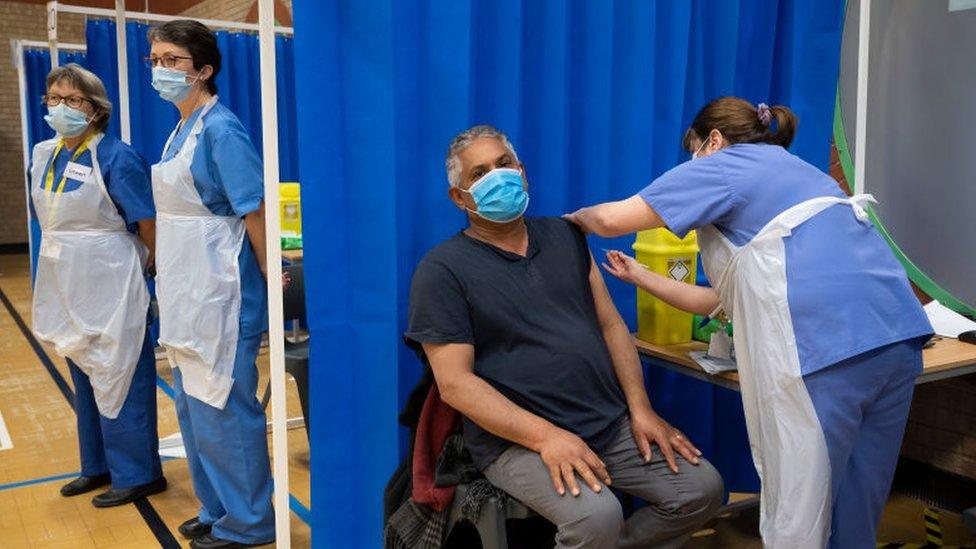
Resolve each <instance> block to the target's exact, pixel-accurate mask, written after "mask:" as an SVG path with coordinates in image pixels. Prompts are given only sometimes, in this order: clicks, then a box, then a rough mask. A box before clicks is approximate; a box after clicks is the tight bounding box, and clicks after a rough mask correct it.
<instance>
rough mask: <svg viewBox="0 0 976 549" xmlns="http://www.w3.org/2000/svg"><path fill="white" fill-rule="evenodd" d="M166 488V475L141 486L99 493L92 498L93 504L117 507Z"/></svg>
mask: <svg viewBox="0 0 976 549" xmlns="http://www.w3.org/2000/svg"><path fill="white" fill-rule="evenodd" d="M165 489H166V479H165V478H164V477H159V478H157V479H156V480H154V481H152V482H147V483H146V484H142V485H139V486H133V487H132V488H118V489H116V488H113V489H111V490H109V491H108V492H105V493H104V494H98V495H97V496H95V497H94V498H93V499H92V505H94V506H95V507H116V506H118V505H125V504H126V503H132V502H133V501H135V500H137V499H140V498H144V497H146V496H151V495H153V494H158V493H160V492H162V491H163V490H165Z"/></svg>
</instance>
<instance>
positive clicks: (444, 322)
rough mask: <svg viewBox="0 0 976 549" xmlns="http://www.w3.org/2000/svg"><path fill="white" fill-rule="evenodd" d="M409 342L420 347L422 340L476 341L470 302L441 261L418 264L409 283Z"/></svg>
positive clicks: (424, 341) (431, 341) (407, 337)
mask: <svg viewBox="0 0 976 549" xmlns="http://www.w3.org/2000/svg"><path fill="white" fill-rule="evenodd" d="M407 324H408V325H407V332H406V333H405V334H404V339H405V340H406V342H407V343H408V344H409V345H410V346H411V347H412V348H413V349H414V350H418V351H419V350H420V344H421V343H469V344H472V345H473V344H474V335H473V333H472V329H471V317H470V315H469V312H468V302H467V299H466V298H465V296H464V292H463V290H462V288H461V284H460V283H459V282H458V280H457V278H455V276H454V275H453V274H452V273H451V272H450V270H448V268H447V267H446V266H445V265H443V264H442V263H440V262H438V261H432V260H424V261H421V263H420V264H419V265H418V266H417V270H416V271H415V272H414V275H413V282H412V284H411V287H410V312H409V315H408V321H407Z"/></svg>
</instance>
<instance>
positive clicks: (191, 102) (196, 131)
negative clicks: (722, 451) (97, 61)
mask: <svg viewBox="0 0 976 549" xmlns="http://www.w3.org/2000/svg"><path fill="white" fill-rule="evenodd" d="M149 42H150V44H151V47H152V49H151V54H150V57H149V59H148V60H147V61H148V62H149V64H150V65H151V66H152V85H153V87H154V88H155V89H156V90H157V91H158V92H159V95H160V96H161V97H162V98H163V99H165V100H167V101H170V102H172V103H173V104H174V105H175V106H176V108H177V109H178V110H179V114H180V121H179V123H178V124H177V126H176V129H175V130H173V133H172V135H170V137H169V140H168V141H167V142H166V146H165V148H164V149H163V154H162V159H161V161H160V162H159V163H158V164H156V165H154V166H153V167H152V187H153V197H154V199H155V201H156V210H157V235H158V236H157V251H156V254H157V259H156V264H157V265H156V272H157V275H156V277H157V278H156V294H157V299H158V300H159V315H160V334H159V343H160V345H162V346H163V347H164V348H165V349H166V354H167V356H168V358H169V362H170V365H172V367H173V378H174V390H175V397H176V412H177V415H178V416H179V421H180V430H181V432H182V434H183V442H184V445H185V446H186V452H187V460H188V462H189V467H190V476H191V477H192V480H193V487H194V491H195V492H196V495H197V498H198V499H199V500H200V503H201V507H200V511H199V513H198V515H197V516H196V517H193V518H191V519H189V520H187V521H186V522H184V523H183V524H182V525H181V526H180V528H179V530H180V533H181V534H183V535H184V536H186V537H188V538H191V539H192V541H191V542H190V545H191V547H194V548H217V547H242V546H248V545H261V544H266V543H270V542H271V541H272V540H273V539H274V513H273V511H272V508H271V491H272V483H271V466H270V462H269V458H268V443H267V438H266V437H267V435H266V419H265V414H264V408H263V407H262V406H261V404H260V403H259V402H258V400H257V398H256V396H255V395H256V393H257V382H258V372H257V367H256V365H255V359H256V358H257V354H258V347H259V346H260V343H261V333H262V332H264V331H265V330H266V329H267V322H268V311H267V295H266V291H265V279H264V275H265V272H266V270H265V265H264V261H265V242H264V179H263V172H262V166H261V159H260V158H259V157H258V154H257V151H255V150H254V146H253V145H252V144H251V141H250V139H249V138H248V134H247V132H246V131H245V130H244V127H243V126H242V125H241V123H240V121H239V120H238V119H237V117H236V116H234V114H233V113H232V112H231V111H230V110H229V109H228V108H227V107H225V106H224V105H222V104H221V103H219V102H218V100H217V95H216V94H217V85H216V84H215V83H214V79H215V77H216V76H217V74H218V73H219V72H220V50H218V49H217V39H216V36H214V34H213V32H211V31H210V29H208V28H207V27H206V26H204V25H203V24H201V23H199V22H196V21H189V20H179V21H171V22H168V23H165V24H163V25H161V26H159V27H155V28H153V29H152V30H150V31H149Z"/></svg>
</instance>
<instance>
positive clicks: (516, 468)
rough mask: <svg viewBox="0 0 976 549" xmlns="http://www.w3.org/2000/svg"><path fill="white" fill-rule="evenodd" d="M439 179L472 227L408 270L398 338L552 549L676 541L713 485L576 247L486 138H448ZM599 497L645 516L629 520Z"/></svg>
mask: <svg viewBox="0 0 976 549" xmlns="http://www.w3.org/2000/svg"><path fill="white" fill-rule="evenodd" d="M446 167H447V173H448V180H449V181H450V184H451V187H450V190H449V193H448V194H449V197H450V199H451V200H452V201H453V202H454V203H455V205H457V207H458V208H459V209H462V210H464V211H466V212H467V214H468V219H469V225H468V227H467V228H466V229H465V230H464V231H462V232H460V233H459V234H457V235H455V236H454V237H452V238H450V239H448V240H447V241H445V242H443V243H441V244H440V245H439V246H437V247H435V248H434V249H433V250H431V251H430V252H429V253H428V254H427V256H426V257H424V259H423V260H422V261H421V262H420V264H419V265H418V266H417V270H416V272H415V273H414V278H413V285H412V288H411V292H410V318H409V327H408V331H407V333H406V334H405V337H406V340H407V341H408V343H409V344H410V345H411V346H412V347H414V348H415V349H417V350H418V351H421V352H423V353H424V354H425V355H426V357H427V358H428V360H429V361H430V365H431V368H432V369H433V372H434V377H435V379H436V382H437V386H438V389H439V390H440V394H441V398H442V399H443V400H444V401H445V402H446V403H447V404H449V405H451V406H452V407H454V408H455V409H457V410H458V411H459V412H461V414H462V415H463V416H464V440H465V445H466V447H467V448H468V450H469V451H470V453H471V455H472V457H473V459H474V461H475V464H476V465H477V466H478V467H479V469H481V470H482V471H483V472H484V474H485V476H486V477H487V478H488V479H489V480H490V481H491V482H492V483H493V484H494V485H495V486H498V487H499V488H501V489H503V490H505V491H506V492H508V493H509V494H510V495H512V496H513V497H515V498H516V499H518V500H520V501H522V502H523V503H524V504H526V505H527V506H528V507H530V508H532V509H533V510H534V511H536V512H537V513H539V514H540V515H542V516H544V517H545V518H547V519H548V520H550V521H551V522H553V523H554V524H556V525H557V527H558V532H557V534H556V542H557V545H558V546H559V547H564V546H569V547H617V546H618V544H619V546H621V547H628V546H640V547H644V546H650V545H654V546H659V545H667V546H672V545H673V546H678V545H680V544H681V543H682V542H683V541H684V540H686V539H687V538H688V537H690V536H691V534H692V533H694V531H695V530H697V529H698V528H700V527H701V526H702V525H703V524H704V523H705V522H706V521H707V520H708V519H710V518H711V517H712V516H713V515H714V514H715V512H716V511H717V510H718V508H719V506H720V504H721V502H722V501H721V498H722V496H723V488H722V480H721V477H720V476H719V474H718V472H717V471H716V470H715V469H714V468H713V467H712V466H711V464H709V463H708V462H707V461H705V460H704V459H702V458H701V457H700V456H701V453H700V452H699V451H698V450H697V449H696V448H695V447H694V445H692V444H691V442H690V441H688V440H687V438H686V437H685V436H684V435H683V434H681V433H680V432H679V431H678V430H677V429H675V428H674V427H672V426H671V425H669V424H668V423H667V422H666V421H664V420H663V419H661V417H660V416H658V415H657V414H656V413H655V412H654V410H653V409H652V408H651V404H650V401H649V400H648V397H647V393H646V391H645V389H644V380H643V373H642V369H641V364H640V360H639V359H638V357H637V352H636V350H635V348H634V345H633V343H632V341H631V337H630V333H629V330H628V329H627V326H626V324H625V323H624V322H623V320H622V319H621V318H620V315H619V314H618V312H617V310H616V308H615V307H614V305H613V302H612V301H611V299H610V295H609V294H608V293H607V289H606V286H605V285H604V282H603V278H602V275H601V274H600V272H599V269H598V268H597V266H596V264H595V263H594V261H593V258H592V256H591V255H590V252H589V249H588V247H587V243H586V238H585V236H584V235H583V234H582V233H581V232H580V231H579V229H578V228H576V226H575V225H573V224H572V223H569V222H567V221H564V220H562V219H559V218H526V217H524V216H523V214H524V212H525V209H526V207H527V205H528V194H527V185H526V183H525V178H524V168H523V166H522V164H521V163H520V162H519V161H518V157H517V155H516V154H515V150H514V149H513V148H512V146H511V144H510V143H509V142H508V139H507V138H506V137H505V135H504V134H502V133H501V132H499V131H498V130H496V129H494V128H492V127H490V126H475V127H473V128H471V129H469V130H467V131H465V132H463V133H461V134H460V135H458V136H457V137H456V138H455V139H454V140H453V142H452V143H451V146H450V148H449V150H448V156H447V166H446ZM652 445H656V446H657V451H654V450H652ZM607 486H613V487H615V488H618V489H620V490H622V491H623V492H626V493H630V494H633V495H635V496H638V497H640V498H642V499H644V500H646V501H648V502H649V505H648V506H647V507H644V508H642V509H640V510H639V511H637V512H635V513H634V514H633V516H632V517H631V518H630V519H629V520H627V521H626V522H624V520H623V516H622V512H621V508H620V504H619V502H618V501H617V499H616V497H615V496H614V495H613V493H612V492H611V491H610V490H608V489H607Z"/></svg>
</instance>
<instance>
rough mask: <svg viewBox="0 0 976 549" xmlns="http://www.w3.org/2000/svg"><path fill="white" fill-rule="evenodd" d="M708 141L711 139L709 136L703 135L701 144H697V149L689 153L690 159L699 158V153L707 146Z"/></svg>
mask: <svg viewBox="0 0 976 549" xmlns="http://www.w3.org/2000/svg"><path fill="white" fill-rule="evenodd" d="M709 141H711V139H710V138H709V137H705V139H704V140H703V141H702V142H701V145H698V150H696V151H695V152H693V153H691V159H692V160H697V159H699V158H701V153H702V151H703V150H704V149H705V148H707V147H708V142H709ZM705 156H708V155H705Z"/></svg>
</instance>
